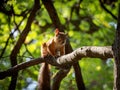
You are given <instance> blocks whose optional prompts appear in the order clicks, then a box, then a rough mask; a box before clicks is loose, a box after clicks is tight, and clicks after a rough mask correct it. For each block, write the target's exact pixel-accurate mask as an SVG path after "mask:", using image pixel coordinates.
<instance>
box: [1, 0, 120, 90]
mask: <svg viewBox="0 0 120 90" xmlns="http://www.w3.org/2000/svg"><path fill="white" fill-rule="evenodd" d="M3 1H4V2H5V1H6V0H1V1H0V2H1V5H0V67H1V68H0V71H4V70H7V69H9V68H10V67H11V64H10V59H9V56H10V53H11V51H12V49H13V47H14V46H15V44H16V41H17V40H18V38H19V35H20V34H21V32H22V30H23V29H24V27H25V25H26V21H27V19H28V16H29V12H30V10H31V9H32V8H33V4H34V0H29V1H28V0H8V1H6V3H2V2H3ZM100 1H102V2H103V5H104V6H105V7H106V8H107V9H108V10H109V11H110V12H111V13H112V14H113V15H116V16H117V14H118V12H117V11H118V2H117V0H106V2H107V1H110V3H106V2H105V1H104V0H81V1H80V0H53V4H54V6H55V8H56V10H57V14H58V16H59V19H60V21H61V23H62V25H63V27H64V28H65V32H67V33H68V35H69V39H70V43H71V45H72V48H73V49H74V50H75V49H77V48H79V47H82V46H110V45H112V43H113V41H114V35H115V29H116V21H117V19H116V18H114V17H113V16H112V15H111V14H110V13H108V12H107V11H106V10H105V9H104V8H103V7H102V6H101V4H100ZM112 1H115V2H112ZM40 2H41V1H40ZM12 10H14V14H11V12H10V11H12ZM7 12H8V13H7ZM22 13H23V15H22ZM24 14H25V15H26V16H24ZM19 24H20V25H19ZM16 27H18V28H16ZM54 29H55V28H54V27H53V24H52V21H51V19H50V17H49V15H48V13H47V11H46V9H45V7H44V5H43V4H42V2H41V8H40V10H39V11H38V12H37V14H36V17H35V20H34V22H33V23H32V26H31V31H30V33H29V35H28V36H27V38H26V40H25V42H24V45H22V48H21V49H20V52H19V54H18V56H17V59H18V63H22V62H26V61H29V60H30V59H31V58H37V57H40V46H41V44H42V43H43V42H45V41H47V40H48V39H50V38H51V37H53V35H54V33H53V31H54ZM11 33H12V34H11ZM6 44H7V46H6ZM5 46H6V49H5V51H4V53H3V49H4V48H5ZM2 53H3V54H2ZM79 64H80V66H81V69H82V75H83V79H84V82H85V85H86V88H87V90H112V88H113V59H107V60H101V59H99V58H84V59H82V60H81V61H79ZM39 68H40V65H35V66H32V67H30V68H27V69H24V70H22V71H20V72H19V77H18V82H17V89H16V90H35V89H36V86H37V76H38V71H39ZM56 71H57V70H56V69H55V68H54V67H52V73H51V75H54V74H55V72H56ZM9 82H10V78H9V77H7V78H5V79H3V80H0V90H7V88H8V85H9ZM64 89H67V90H77V87H76V82H75V76H74V70H73V69H71V71H70V72H69V74H68V75H67V77H66V78H65V79H64V80H63V81H62V83H61V87H60V90H64Z"/></svg>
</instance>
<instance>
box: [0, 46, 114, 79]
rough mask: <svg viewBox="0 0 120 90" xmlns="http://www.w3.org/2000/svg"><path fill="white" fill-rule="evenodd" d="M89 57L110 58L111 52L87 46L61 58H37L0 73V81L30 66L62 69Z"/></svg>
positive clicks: (105, 48)
mask: <svg viewBox="0 0 120 90" xmlns="http://www.w3.org/2000/svg"><path fill="white" fill-rule="evenodd" d="M85 57H90V58H102V59H103V58H104V59H105V58H112V57H113V54H112V50H111V47H110V46H109V47H97V46H87V47H82V48H78V49H77V50H75V51H73V52H72V53H70V54H67V55H64V56H61V57H59V58H57V59H55V58H54V57H52V56H48V57H45V58H37V59H34V60H30V61H29V62H24V63H21V64H19V65H16V66H14V67H12V68H10V69H8V70H7V71H3V72H0V79H4V78H5V77H7V76H10V75H12V74H13V73H14V72H15V71H19V70H22V69H25V68H28V67H30V66H33V65H36V64H39V63H42V62H47V63H49V64H51V65H53V66H59V67H64V66H66V65H68V64H74V63H75V62H77V61H79V60H80V59H81V58H85Z"/></svg>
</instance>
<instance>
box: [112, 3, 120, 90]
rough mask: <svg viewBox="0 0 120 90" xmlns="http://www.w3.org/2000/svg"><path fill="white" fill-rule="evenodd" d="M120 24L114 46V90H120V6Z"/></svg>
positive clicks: (118, 24)
mask: <svg viewBox="0 0 120 90" xmlns="http://www.w3.org/2000/svg"><path fill="white" fill-rule="evenodd" d="M118 13H119V14H118V23H117V30H116V37H115V42H114V45H113V54H114V59H115V62H114V87H113V90H120V4H119V11H118Z"/></svg>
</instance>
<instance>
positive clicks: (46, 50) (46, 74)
mask: <svg viewBox="0 0 120 90" xmlns="http://www.w3.org/2000/svg"><path fill="white" fill-rule="evenodd" d="M66 39H67V34H65V33H64V32H60V31H59V29H56V30H55V35H54V37H53V38H51V39H50V40H48V41H47V42H45V43H43V44H42V45H41V56H42V57H45V56H47V55H52V56H54V57H58V56H61V55H64V54H65V44H66ZM38 90H50V67H49V64H47V63H43V64H42V66H41V68H40V71H39V75H38Z"/></svg>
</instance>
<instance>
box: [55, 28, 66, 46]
mask: <svg viewBox="0 0 120 90" xmlns="http://www.w3.org/2000/svg"><path fill="white" fill-rule="evenodd" d="M67 36H68V35H67V34H66V33H64V32H60V31H59V29H58V28H56V29H55V38H54V39H55V42H57V43H60V44H65V43H66V39H67Z"/></svg>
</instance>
